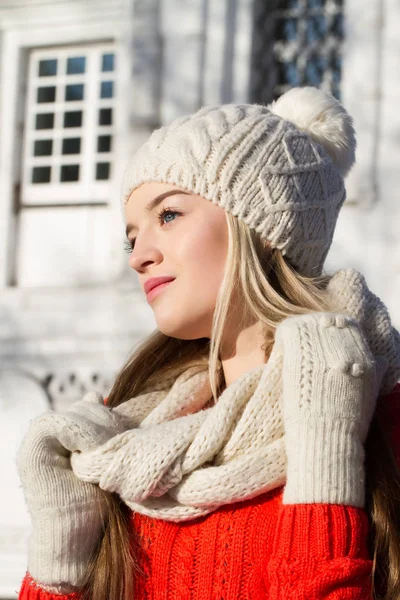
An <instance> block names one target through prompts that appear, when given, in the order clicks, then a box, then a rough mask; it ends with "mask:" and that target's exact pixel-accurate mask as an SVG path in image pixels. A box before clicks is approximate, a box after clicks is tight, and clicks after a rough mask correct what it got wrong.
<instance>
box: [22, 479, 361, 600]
mask: <svg viewBox="0 0 400 600" xmlns="http://www.w3.org/2000/svg"><path fill="white" fill-rule="evenodd" d="M131 523H132V538H133V539H135V540H137V542H135V557H136V560H137V563H138V571H136V570H135V585H134V591H133V594H132V600H149V599H150V598H151V599H152V600H171V599H174V600H176V599H179V600H217V599H218V600H220V599H222V598H223V599H224V600H266V599H267V598H268V600H282V599H283V598H284V599H290V600H323V599H324V600H326V599H328V598H329V600H343V599H344V598H348V599H349V600H350V599H351V600H367V599H370V598H371V595H370V586H371V579H370V577H371V571H372V560H371V557H370V556H369V554H368V549H367V538H368V533H369V523H368V517H367V514H366V513H365V511H364V510H363V509H360V508H355V507H351V506H339V505H326V504H319V505H318V504H309V505H283V504H282V489H281V488H277V489H276V490H273V491H272V492H269V493H268V494H263V495H260V496H257V497H256V498H253V499H252V500H247V501H244V502H240V503H238V504H233V505H230V506H224V507H221V508H220V509H218V510H216V511H215V512H213V513H211V514H210V515H207V516H206V517H201V518H199V519H195V520H193V521H190V522H185V523H172V522H170V521H163V520H161V519H153V518H150V517H147V516H144V515H141V514H139V513H132V521H131ZM132 568H133V567H132ZM75 598H77V599H79V596H61V597H60V596H53V595H52V594H49V593H48V592H46V591H45V590H40V588H38V587H37V586H36V585H35V582H32V580H31V579H30V578H29V576H27V577H26V578H25V580H24V582H23V585H22V588H21V592H20V595H19V600H73V599H75ZM110 600H111V599H110Z"/></svg>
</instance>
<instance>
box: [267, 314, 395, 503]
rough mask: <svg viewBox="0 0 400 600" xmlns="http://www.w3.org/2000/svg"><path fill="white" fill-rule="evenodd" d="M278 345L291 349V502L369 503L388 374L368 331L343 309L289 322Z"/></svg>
mask: <svg viewBox="0 0 400 600" xmlns="http://www.w3.org/2000/svg"><path fill="white" fill-rule="evenodd" d="M275 345H278V346H279V345H282V347H283V348H284V349H285V353H284V364H283V369H282V373H283V394H282V398H283V422H284V429H285V445H286V454H287V459H288V464H287V472H286V478H287V484H286V487H285V492H284V495H283V501H284V503H285V504H293V503H301V502H303V503H307V502H326V501H327V500H326V498H327V497H329V502H331V503H337V504H352V505H354V506H364V503H365V473H364V455H365V454H364V442H365V439H366V436H367V432H368V429H369V424H370V422H371V419H372V415H373V413H374V410H375V404H376V399H377V396H378V392H379V388H380V383H381V374H382V371H380V370H378V369H377V368H376V364H375V362H374V359H373V356H372V354H371V352H370V350H369V348H368V345H367V344H365V342H364V337H363V334H362V331H361V329H360V328H359V326H358V324H357V322H356V321H354V320H353V319H350V318H348V317H345V316H344V315H342V314H336V315H335V314H326V313H311V314H307V315H302V316H300V317H292V318H289V319H286V320H285V321H283V323H282V324H281V325H280V326H279V327H278V329H277V332H276V337H275ZM385 363H386V361H382V364H383V365H384V367H386V366H387V364H385Z"/></svg>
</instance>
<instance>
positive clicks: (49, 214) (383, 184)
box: [0, 0, 400, 598]
mask: <svg viewBox="0 0 400 600" xmlns="http://www.w3.org/2000/svg"><path fill="white" fill-rule="evenodd" d="M399 26H400V7H399V6H398V4H397V3H395V1H394V0H386V2H383V0H369V1H368V3H367V4H366V3H363V2H361V0H347V1H346V2H344V3H343V1H341V0H285V1H282V0H271V1H268V2H265V0H215V1H211V0H188V1H184V0H115V1H114V2H105V1H104V0H97V1H96V0H13V1H11V0H0V123H1V125H0V288H1V293H0V340H1V342H0V403H1V406H2V409H3V416H2V421H1V422H2V428H3V431H2V436H1V437H0V440H1V442H0V443H1V444H2V448H3V452H2V453H1V461H2V473H3V465H4V473H5V475H4V478H3V481H5V488H4V489H3V493H2V500H1V504H0V509H1V510H0V598H1V597H2V598H12V597H15V596H16V590H17V589H18V586H19V584H20V581H21V579H22V577H23V574H24V570H25V567H26V544H27V537H28V534H29V518H28V515H27V513H26V509H25V507H24V502H23V497H22V492H21V490H20V489H19V483H18V478H17V475H16V469H15V452H16V449H17V447H18V444H19V441H20V439H21V436H22V435H23V433H24V431H26V429H27V427H28V424H29V420H30V419H32V418H33V417H34V416H35V415H36V414H39V413H40V412H43V410H46V409H48V408H49V407H52V408H54V409H55V410H57V409H60V408H62V407H63V406H65V405H66V404H67V403H69V402H72V401H74V400H78V399H79V398H80V397H81V396H82V394H83V393H84V392H85V391H87V390H88V389H97V390H99V391H101V392H102V393H104V394H106V393H107V392H108V390H109V389H110V387H111V384H112V381H113V378H114V377H115V374H116V372H117V371H118V369H119V368H120V367H121V366H122V365H123V364H124V362H125V361H126V359H127V357H128V355H129V354H130V353H131V351H132V350H133V348H134V346H135V345H136V344H137V343H138V342H139V341H140V340H141V339H143V337H144V336H145V335H146V334H148V333H149V332H150V331H151V330H152V329H153V328H154V327H155V322H154V319H153V316H152V312H151V310H150V308H149V306H148V305H147V303H146V302H145V300H144V298H143V296H142V294H141V291H140V289H139V286H138V284H137V280H136V277H135V275H134V273H133V272H132V271H130V270H129V268H128V266H127V256H126V254H124V251H123V245H124V224H123V219H122V209H121V204H120V188H121V180H122V175H123V171H124V168H125V166H126V163H127V160H128V158H129V156H130V155H131V154H132V153H133V152H134V150H135V149H136V148H137V147H138V146H140V145H141V143H142V142H143V141H144V140H145V139H146V138H147V137H148V135H149V134H150V133H151V131H152V130H153V129H154V128H156V127H158V126H160V125H162V124H166V123H169V122H170V121H171V120H172V119H173V118H175V117H176V116H179V115H181V114H186V113H190V112H193V111H195V110H197V109H198V108H199V107H200V106H202V105H206V104H216V103H223V102H260V103H268V102H270V101H271V100H272V99H273V98H275V97H276V96H278V95H279V94H280V93H282V92H283V91H284V90H285V89H287V88H288V87H290V86H292V85H305V84H311V85H320V86H321V87H324V88H326V89H329V90H331V91H332V92H333V93H335V94H336V95H337V96H339V97H340V98H341V100H342V101H343V103H344V104H345V106H346V107H347V108H348V110H349V112H350V113H351V114H352V115H353V116H354V118H355V124H356V129H357V133H358V144H359V145H358V152H357V166H356V167H355V168H354V171H353V172H352V174H351V176H350V178H349V181H348V200H347V202H346V204H345V206H344V208H343V210H342V213H341V216H340V218H339V223H338V227H337V231H336V234H335V238H334V243H333V246H332V251H331V254H330V256H329V258H328V261H327V267H328V268H329V269H330V270H331V269H336V268H339V267H347V266H354V267H355V268H357V269H359V270H361V271H362V272H363V273H364V274H365V276H366V278H367V282H368V284H369V285H370V287H371V288H372V290H373V291H374V292H375V293H377V294H378V295H379V296H380V297H381V298H382V299H383V300H384V302H385V303H386V304H387V306H388V308H389V310H390V312H391V314H392V317H393V320H394V322H395V324H396V325H397V327H400V306H399V302H398V298H399V292H400V235H399V233H398V230H399V228H400V203H399V202H397V201H396V200H397V199H396V197H395V194H396V187H397V185H399V184H400V169H399V168H398V165H397V163H398V152H399V148H400V113H399V111H398V102H399V100H400V75H399V73H400V71H399V69H398V68H397V61H398V56H399V53H400V48H398V46H400V41H399V38H398V35H397V31H398V28H399Z"/></svg>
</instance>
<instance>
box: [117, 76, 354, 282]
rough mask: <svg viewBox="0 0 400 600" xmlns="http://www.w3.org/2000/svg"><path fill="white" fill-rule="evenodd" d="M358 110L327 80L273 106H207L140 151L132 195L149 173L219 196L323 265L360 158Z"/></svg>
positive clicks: (292, 258) (287, 249)
mask: <svg viewBox="0 0 400 600" xmlns="http://www.w3.org/2000/svg"><path fill="white" fill-rule="evenodd" d="M355 147H356V141H355V133H354V129H353V123H352V118H351V117H350V115H349V114H348V113H347V112H346V111H345V109H344V108H343V106H342V105H341V104H340V103H339V102H338V101H337V100H336V99H335V98H334V97H333V96H331V95H330V94H328V93H326V92H323V91H322V90H319V89H316V88H312V87H305V88H293V89H291V90H289V91H288V92H287V93H285V94H284V95H283V96H281V97H280V98H279V99H278V100H277V101H276V102H273V103H272V104H271V105H269V106H262V105H259V104H224V105H219V106H206V107H203V108H201V109H200V110H198V111H197V112H195V113H194V114H192V115H186V116H183V117H178V118H177V119H175V120H174V121H173V122H172V123H171V124H170V125H167V126H164V127H161V128H159V129H156V130H155V131H154V132H153V133H152V134H151V136H150V138H149V139H148V140H147V141H146V142H145V143H144V144H143V146H142V147H141V148H140V149H139V150H138V151H137V152H136V153H135V155H134V156H133V158H132V160H131V162H130V164H129V165H128V167H127V170H126V173H125V177H124V182H123V201H124V204H126V203H127V201H128V199H129V196H130V194H131V193H132V191H133V190H134V189H135V188H137V187H138V186H140V185H141V184H142V183H144V182H151V181H153V182H163V183H170V184H174V185H177V186H179V187H180V188H182V189H186V190H189V191H191V192H193V193H195V194H199V195H201V196H203V197H204V198H206V199H208V200H210V201H211V202H213V203H214V204H217V205H218V206H221V207H222V208H224V209H225V210H227V211H228V212H230V213H231V214H233V215H235V216H237V217H238V218H239V219H241V220H242V221H244V222H245V223H246V224H247V225H248V226H249V227H250V228H251V229H254V230H255V231H257V232H258V233H260V235H261V237H262V238H263V239H264V240H268V241H269V242H270V244H271V246H272V247H274V248H279V249H280V250H281V251H282V253H283V254H284V255H285V256H286V257H287V259H288V260H289V262H290V263H291V264H292V265H293V266H294V267H295V268H296V269H297V270H298V271H299V272H300V273H302V274H304V275H308V276H315V275H319V274H320V273H321V271H322V267H323V263H324V260H325V257H326V255H327V253H328V250H329V247H330V245H331V242H332V237H333V233H334V229H335V225H336V220H337V216H338V213H339V210H340V208H341V206H342V204H343V202H344V200H345V197H346V192H345V187H344V177H345V176H346V175H347V173H348V171H349V170H350V168H351V167H352V165H353V163H354V158H355Z"/></svg>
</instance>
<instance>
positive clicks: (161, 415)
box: [71, 269, 400, 521]
mask: <svg viewBox="0 0 400 600" xmlns="http://www.w3.org/2000/svg"><path fill="white" fill-rule="evenodd" d="M329 291H330V294H331V298H332V309H333V310H335V311H337V312H343V313H346V314H347V315H349V316H351V317H353V318H355V319H357V321H358V322H359V323H360V324H361V326H362V329H363V332H364V334H365V337H366V339H367V341H368V343H369V346H370V349H371V351H372V353H373V355H374V356H384V357H385V358H386V360H387V362H388V365H389V366H388V369H387V371H386V374H385V377H384V379H383V382H382V385H381V389H380V393H381V394H384V393H387V392H389V391H391V390H392V388H393V387H394V385H395V384H396V382H397V380H398V378H399V375H400V336H399V334H398V332H397V331H396V330H395V329H394V328H393V327H392V325H391V322H390V318H389V315H388V312H387V309H386V307H385V306H384V304H383V303H382V302H381V301H380V300H379V298H377V296H375V295H374V294H372V293H371V291H370V290H369V289H368V287H367V285H366V282H365V279H364V277H363V276H362V275H361V274H360V273H358V272H357V271H355V270H353V269H349V270H342V271H339V272H337V273H336V274H335V275H334V276H333V278H332V279H331V281H330V283H329ZM281 371H282V356H280V355H279V354H278V353H276V352H275V351H274V349H273V350H272V353H271V355H270V357H269V360H268V362H267V363H266V364H264V365H261V366H259V367H257V368H255V369H253V370H251V371H248V372H246V373H244V374H243V375H242V376H241V377H239V378H238V379H237V380H236V381H235V382H233V383H232V384H231V385H229V386H228V387H227V388H226V389H225V391H224V392H223V393H222V394H221V395H220V397H219V398H218V402H217V403H216V404H213V403H211V405H210V403H209V401H210V399H211V396H212V394H211V389H210V383H209V374H208V359H207V358H204V360H199V361H196V362H195V363H194V364H191V365H190V366H189V367H187V368H186V369H185V370H184V371H183V372H182V373H181V374H180V375H179V376H178V377H176V378H175V380H174V381H163V382H160V383H159V385H158V386H155V387H153V388H152V389H151V390H146V391H145V393H143V394H141V395H139V396H136V397H135V398H133V399H131V400H129V401H128V402H126V403H124V404H123V405H121V406H119V407H117V408H116V409H114V411H115V412H117V413H119V415H120V416H121V417H123V419H124V420H125V422H126V423H127V426H128V427H129V429H128V430H127V431H125V432H123V433H120V434H118V435H117V436H115V437H113V438H112V439H110V440H109V441H107V442H106V443H103V444H101V445H99V447H98V448H96V449H95V450H93V451H90V452H82V453H74V454H73V455H72V459H71V462H72V467H73V470H74V472H75V474H76V475H77V476H78V477H79V478H80V479H82V480H84V481H90V482H93V483H97V484H98V485H99V486H100V488H102V489H103V490H106V491H109V492H117V493H118V494H119V495H120V496H121V497H122V498H123V500H124V501H125V503H126V504H127V505H128V506H129V507H130V508H131V509H132V510H135V511H137V512H139V513H142V514H146V515H149V516H151V517H156V518H160V519H164V520H171V521H181V520H188V519H192V518H195V517H198V516H201V515H205V514H207V513H209V512H211V511H213V510H215V509H216V508H217V507H218V506H220V505H222V504H228V503H232V502H236V501H239V500H244V499H247V498H251V497H253V496H256V495H258V494H260V493H263V492H267V491H269V490H271V489H273V488H276V487H278V486H280V485H282V484H284V482H285V479H286V454H285V446H284V442H285V436H284V430H283V422H282V411H281V392H282V385H281ZM310 376H312V373H311V372H310Z"/></svg>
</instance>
